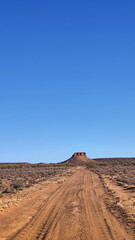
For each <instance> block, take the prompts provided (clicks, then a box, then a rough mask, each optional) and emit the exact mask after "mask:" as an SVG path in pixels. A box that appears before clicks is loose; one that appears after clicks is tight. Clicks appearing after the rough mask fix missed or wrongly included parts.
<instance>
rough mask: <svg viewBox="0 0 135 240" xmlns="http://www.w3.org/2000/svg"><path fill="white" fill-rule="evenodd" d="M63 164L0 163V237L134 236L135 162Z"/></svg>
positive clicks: (80, 239) (124, 239)
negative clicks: (2, 165) (9, 164)
mask: <svg viewBox="0 0 135 240" xmlns="http://www.w3.org/2000/svg"><path fill="white" fill-rule="evenodd" d="M82 157H83V156H82ZM79 159H80V157H79ZM64 164H65V165H64ZM64 164H62V165H54V166H50V167H47V166H44V165H42V166H41V165H40V166H39V165H38V166H33V167H32V166H29V165H27V166H21V167H12V168H11V167H10V168H8V169H7V168H5V167H4V168H1V169H0V177H1V198H0V239H1V240H6V239H7V240H8V239H9V240H11V239H12V240H36V239H39V240H41V239H42V240H43V239H47V240H75V239H76V240H133V239H134V237H135V179H134V176H135V165H134V163H133V162H132V163H130V164H125V165H123V164H113V166H112V165H110V164H109V165H108V164H103V163H101V162H100V164H98V165H97V164H96V165H94V162H91V163H90V164H88V163H87V164H86V163H85V165H81V164H80V161H79V165H73V164H71V165H68V163H67V162H66V163H64Z"/></svg>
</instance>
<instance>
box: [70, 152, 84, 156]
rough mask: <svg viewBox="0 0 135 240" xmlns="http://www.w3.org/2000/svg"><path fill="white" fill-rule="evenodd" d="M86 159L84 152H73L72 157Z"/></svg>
mask: <svg viewBox="0 0 135 240" xmlns="http://www.w3.org/2000/svg"><path fill="white" fill-rule="evenodd" d="M77 156H78V157H81V156H82V157H87V156H86V153H85V152H75V153H74V154H73V155H72V157H77Z"/></svg>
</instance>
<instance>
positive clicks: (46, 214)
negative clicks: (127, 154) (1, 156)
mask: <svg viewBox="0 0 135 240" xmlns="http://www.w3.org/2000/svg"><path fill="white" fill-rule="evenodd" d="M103 194H104V191H103V188H102V185H101V183H100V179H99V178H98V176H97V175H96V174H94V173H92V172H90V171H88V170H86V169H84V168H81V169H80V170H76V172H75V173H74V174H73V175H72V176H71V177H70V178H69V179H68V181H67V182H65V183H63V185H62V186H60V187H59V188H58V189H57V191H56V192H54V193H53V194H52V195H51V196H50V198H49V199H48V200H47V201H45V202H44V203H43V205H42V206H41V207H40V208H39V210H38V212H37V213H36V214H35V216H34V217H33V218H32V219H31V221H30V222H29V223H28V224H27V225H26V226H25V227H24V228H22V229H21V230H20V231H19V232H17V233H16V234H15V235H14V236H11V237H10V238H9V240H133V237H132V236H129V235H128V234H127V233H126V231H125V229H124V228H123V226H121V225H120V223H119V222H118V221H117V220H116V219H115V218H114V217H113V216H112V215H111V214H110V213H109V212H108V210H107V208H106V206H105V204H104V202H103V199H102V197H103Z"/></svg>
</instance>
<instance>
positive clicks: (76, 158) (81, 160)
mask: <svg viewBox="0 0 135 240" xmlns="http://www.w3.org/2000/svg"><path fill="white" fill-rule="evenodd" d="M65 162H67V163H73V164H86V163H93V164H94V163H96V161H94V160H93V159H90V158H88V157H87V155H86V153H85V152H75V153H74V154H73V155H72V157H71V158H69V159H68V160H66V161H65Z"/></svg>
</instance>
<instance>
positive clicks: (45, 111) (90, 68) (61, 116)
mask: <svg viewBox="0 0 135 240" xmlns="http://www.w3.org/2000/svg"><path fill="white" fill-rule="evenodd" d="M134 12H135V2H134V1H132V0H131V1H122V0H117V1H115V0H114V1H107V0H103V1H100V0H94V1H86V0H84V1H79V0H78V1H73V0H72V1H71V0H68V1H59V0H58V1H51V0H50V1H48V0H46V1H43V0H41V1H35V0H27V1H26V0H24V1H17V0H12V1H9V0H7V1H2V2H1V6H0V162H6V161H8V162H10V161H11V162H12V161H15V162H19V161H27V162H42V161H44V162H58V161H63V160H65V159H67V158H69V157H70V156H71V155H72V154H73V153H74V152H76V151H86V153H87V155H88V156H89V157H91V158H96V157H130V156H134V157H135V147H134V143H135V15H134Z"/></svg>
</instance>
